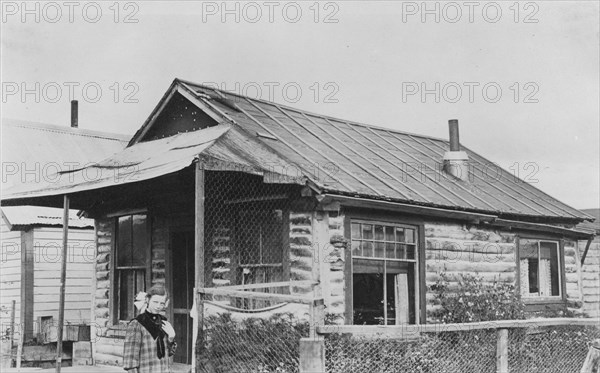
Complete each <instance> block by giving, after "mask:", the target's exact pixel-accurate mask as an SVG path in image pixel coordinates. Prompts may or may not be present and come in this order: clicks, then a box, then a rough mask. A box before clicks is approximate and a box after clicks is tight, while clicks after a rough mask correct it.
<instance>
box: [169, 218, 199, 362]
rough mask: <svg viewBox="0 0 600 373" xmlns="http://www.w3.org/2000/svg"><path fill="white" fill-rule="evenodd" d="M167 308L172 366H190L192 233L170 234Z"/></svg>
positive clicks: (192, 272) (192, 288) (193, 268)
mask: <svg viewBox="0 0 600 373" xmlns="http://www.w3.org/2000/svg"><path fill="white" fill-rule="evenodd" d="M170 249H171V250H170V252H171V273H172V281H171V289H172V298H171V302H172V304H171V307H172V309H173V328H175V332H176V333H177V337H176V341H177V350H176V351H175V356H174V357H173V360H174V362H175V363H181V364H191V363H192V348H193V346H192V336H193V334H192V332H193V319H192V318H191V317H190V310H191V309H192V306H193V303H194V279H195V275H194V270H195V266H194V258H195V257H194V231H193V230H185V231H174V232H171V234H170Z"/></svg>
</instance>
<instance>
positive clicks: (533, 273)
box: [527, 258, 540, 294]
mask: <svg viewBox="0 0 600 373" xmlns="http://www.w3.org/2000/svg"><path fill="white" fill-rule="evenodd" d="M527 262H528V267H529V273H528V275H529V293H534V294H537V293H538V292H539V291H540V288H539V286H538V260H537V259H535V258H528V259H527Z"/></svg>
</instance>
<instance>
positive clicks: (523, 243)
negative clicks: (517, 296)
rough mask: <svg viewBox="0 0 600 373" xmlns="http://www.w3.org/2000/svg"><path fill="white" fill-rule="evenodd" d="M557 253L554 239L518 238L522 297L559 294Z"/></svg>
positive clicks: (555, 295)
mask: <svg viewBox="0 0 600 373" xmlns="http://www.w3.org/2000/svg"><path fill="white" fill-rule="evenodd" d="M559 253H560V250H559V244H558V242H556V241H543V240H535V239H519V266H520V270H521V273H520V274H519V276H520V277H519V279H520V285H521V295H522V296H523V297H525V298H532V297H538V298H543V297H559V296H561V278H560V277H561V273H560V261H559Z"/></svg>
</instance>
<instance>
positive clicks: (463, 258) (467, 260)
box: [425, 221, 582, 319]
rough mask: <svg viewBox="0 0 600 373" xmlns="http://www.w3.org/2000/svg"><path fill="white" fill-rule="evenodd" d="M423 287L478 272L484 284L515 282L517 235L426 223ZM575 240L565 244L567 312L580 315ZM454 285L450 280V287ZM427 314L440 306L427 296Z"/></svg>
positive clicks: (462, 226) (450, 224)
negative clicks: (442, 276)
mask: <svg viewBox="0 0 600 373" xmlns="http://www.w3.org/2000/svg"><path fill="white" fill-rule="evenodd" d="M425 242H426V248H425V266H426V285H427V287H429V286H430V285H432V284H434V283H435V282H436V281H437V280H438V279H439V278H440V273H441V272H445V273H446V274H448V275H450V276H451V277H456V276H458V275H459V274H461V273H471V274H475V273H477V274H478V276H480V277H482V278H483V279H484V281H486V282H489V283H491V282H493V281H494V280H498V281H503V282H509V283H516V276H517V265H516V234H514V233H511V232H506V231H501V230H493V229H489V228H484V227H478V226H473V225H465V224H457V223H447V222H443V221H437V222H426V223H425ZM575 245H576V243H575V242H574V241H569V240H567V241H565V244H564V248H565V277H566V279H565V280H566V285H567V286H566V288H567V301H568V306H569V309H570V310H571V311H573V312H575V313H581V312H582V308H581V307H582V292H581V281H580V278H581V277H580V274H581V268H580V264H579V262H580V259H579V253H578V252H577V250H576V246H575ZM453 285H454V286H457V285H458V284H457V283H456V282H455V281H453V282H451V283H450V286H453ZM426 299H427V315H428V319H429V318H430V314H431V312H432V311H434V310H435V309H436V308H438V307H439V305H437V304H435V302H434V298H433V294H432V293H431V292H428V293H427V296H426Z"/></svg>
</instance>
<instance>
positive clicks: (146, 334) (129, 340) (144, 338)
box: [123, 285, 177, 373]
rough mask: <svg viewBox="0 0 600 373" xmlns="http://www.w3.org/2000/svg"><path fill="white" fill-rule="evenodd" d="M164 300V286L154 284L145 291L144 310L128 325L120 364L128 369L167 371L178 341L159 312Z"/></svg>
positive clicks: (132, 371)
mask: <svg viewBox="0 0 600 373" xmlns="http://www.w3.org/2000/svg"><path fill="white" fill-rule="evenodd" d="M167 303H168V294H167V291H166V290H165V288H164V286H162V285H154V286H153V287H152V288H150V290H148V293H147V294H146V304H145V306H146V307H145V310H143V311H142V312H141V313H140V314H139V315H138V316H137V317H136V318H135V319H133V320H131V321H130V322H129V324H128V325H127V333H126V334H125V345H124V349H123V368H124V369H125V370H127V371H128V372H129V373H168V372H170V366H171V356H173V355H174V354H175V348H176V347H177V344H176V343H175V330H174V329H173V326H171V324H170V323H169V322H168V321H167V319H166V317H164V316H163V315H162V314H163V313H164V311H165V308H166V306H167ZM142 309H143V308H142Z"/></svg>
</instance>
